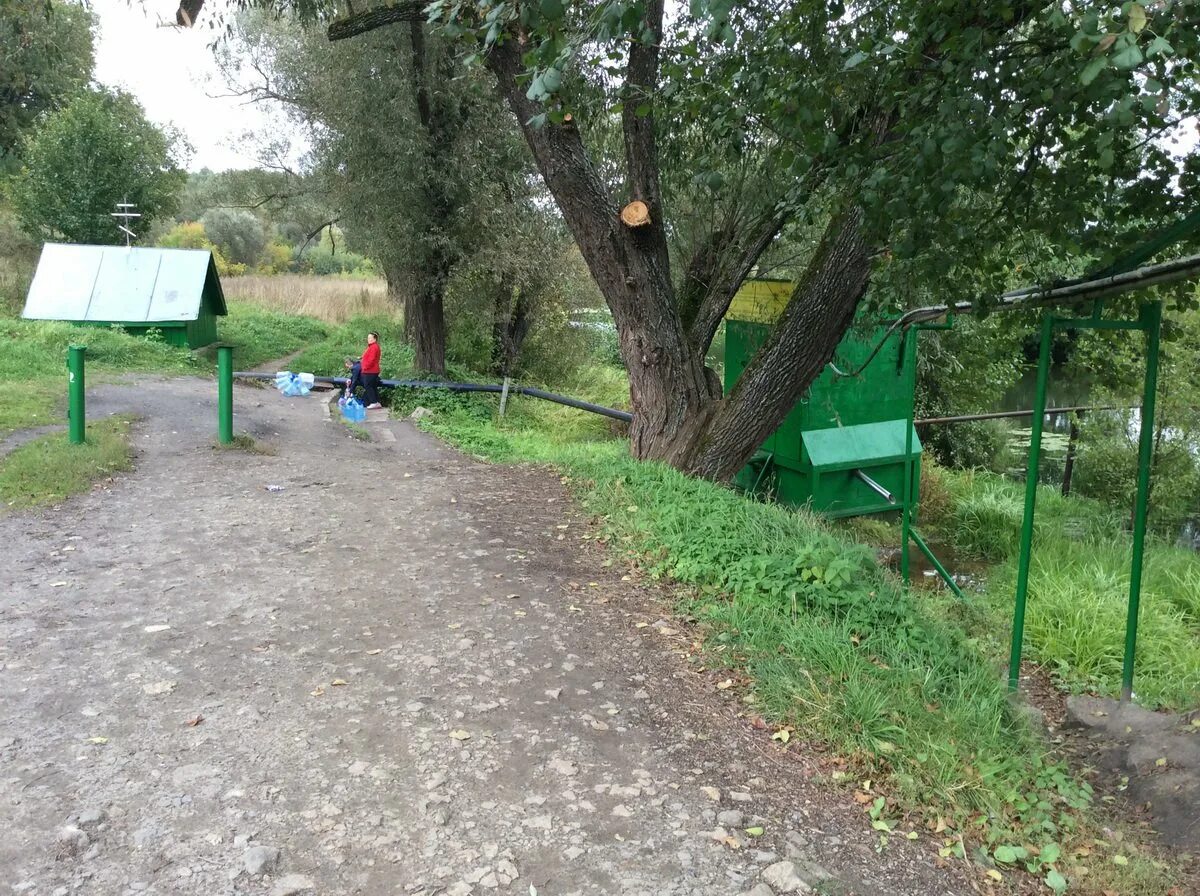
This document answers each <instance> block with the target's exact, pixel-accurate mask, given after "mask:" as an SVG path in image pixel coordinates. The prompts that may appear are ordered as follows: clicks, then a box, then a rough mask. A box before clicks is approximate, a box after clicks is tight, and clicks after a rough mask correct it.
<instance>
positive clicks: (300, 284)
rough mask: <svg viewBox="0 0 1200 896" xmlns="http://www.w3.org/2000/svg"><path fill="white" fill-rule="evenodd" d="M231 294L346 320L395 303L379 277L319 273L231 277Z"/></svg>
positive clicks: (389, 309)
mask: <svg viewBox="0 0 1200 896" xmlns="http://www.w3.org/2000/svg"><path fill="white" fill-rule="evenodd" d="M222 285H223V287H224V290H225V294H226V295H227V296H233V297H235V298H237V299H239V300H241V301H243V302H247V303H251V304H254V305H257V306H259V307H260V308H263V309H266V310H270V311H275V312H278V313H280V314H285V315H296V316H301V317H308V318H314V319H316V320H321V321H325V322H326V323H332V324H344V323H347V322H349V321H350V320H352V319H354V318H356V317H378V316H388V315H391V314H393V313H394V311H395V306H394V305H393V304H392V303H391V302H390V301H389V300H388V296H387V284H386V283H384V281H383V280H381V279H378V278H372V279H357V278H352V277H315V276H310V275H304V274H273V275H271V276H262V275H248V276H244V277H227V278H225V280H224V281H223V284H222Z"/></svg>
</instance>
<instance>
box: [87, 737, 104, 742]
mask: <svg viewBox="0 0 1200 896" xmlns="http://www.w3.org/2000/svg"><path fill="white" fill-rule="evenodd" d="M87 742H88V743H89V744H106V743H108V738H107V737H99V736H97V737H89V738H88V739H87Z"/></svg>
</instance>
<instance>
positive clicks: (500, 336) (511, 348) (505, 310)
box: [492, 277, 533, 376]
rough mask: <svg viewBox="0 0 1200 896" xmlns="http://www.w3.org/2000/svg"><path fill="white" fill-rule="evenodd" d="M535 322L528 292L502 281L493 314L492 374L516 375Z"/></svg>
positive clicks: (497, 288) (509, 282)
mask: <svg viewBox="0 0 1200 896" xmlns="http://www.w3.org/2000/svg"><path fill="white" fill-rule="evenodd" d="M514 292H515V293H516V301H515V302H514V301H513V293H514ZM532 323H533V322H532V321H531V320H530V317H529V306H528V305H527V304H526V302H525V296H524V293H523V292H522V291H521V290H517V289H514V288H513V285H512V280H511V279H510V278H508V277H504V278H502V280H501V281H500V283H499V284H498V285H497V287H496V302H495V306H494V309H493V312H492V373H494V374H495V375H496V376H511V375H512V371H513V369H514V368H515V367H516V364H517V358H518V357H519V356H520V354H521V346H522V344H524V342H525V337H526V336H528V335H529V328H530V326H531V325H532Z"/></svg>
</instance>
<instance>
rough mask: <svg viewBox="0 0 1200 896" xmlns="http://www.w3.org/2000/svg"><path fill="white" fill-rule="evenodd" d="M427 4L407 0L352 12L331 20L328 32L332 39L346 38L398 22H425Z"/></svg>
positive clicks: (417, 0)
mask: <svg viewBox="0 0 1200 896" xmlns="http://www.w3.org/2000/svg"><path fill="white" fill-rule="evenodd" d="M425 5H426V4H425V3H424V2H419V0H407V2H403V3H397V4H395V5H394V6H379V7H376V8H375V9H368V10H367V11H366V12H358V13H351V14H350V15H348V16H346V17H345V18H344V19H337V20H336V21H333V22H330V23H329V29H328V31H327V32H326V33H327V34H328V35H329V39H330V40H331V41H335V40H345V39H346V38H348V37H357V36H358V35H360V34H366V33H367V32H368V31H374V30H375V29H376V28H384V27H386V26H387V25H395V24H396V23H398V22H424V21H425V18H426V17H425Z"/></svg>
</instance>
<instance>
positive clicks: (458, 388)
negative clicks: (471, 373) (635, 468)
mask: <svg viewBox="0 0 1200 896" xmlns="http://www.w3.org/2000/svg"><path fill="white" fill-rule="evenodd" d="M234 376H235V377H238V378H240V379H248V380H273V379H275V374H273V373H251V372H239V373H235V374H234ZM313 381H314V382H317V383H329V384H330V385H334V386H345V385H346V383H347V382H348V380H347V378H346V377H344V376H314V377H313ZM379 382H380V385H383V386H387V387H388V388H391V389H397V388H399V389H446V390H448V391H450V392H491V393H495V394H499V393H501V392H503V391H504V387H503V386H500V385H497V384H495V383H448V382H439V381H437V380H380V381H379ZM508 392H509V394H510V395H513V394H516V395H528V396H529V397H530V398H540V399H542V400H543V401H552V402H554V403H555V404H561V405H566V406H567V407H569V408H578V409H579V410H581V411H588V412H590V413H593V414H599V415H600V416H602V417H610V418H612V419H613V420H620V421H621V422H622V423H630V422H632V420H633V414H631V413H629V411H621V410H618V409H616V408H609V407H605V406H604V405H602V404H592V403H591V402H590V401H581V400H580V399H578V398H571V397H569V396H567V395H559V394H557V393H556V392H547V391H545V390H544V389H535V388H533V387H532V386H509V389H508Z"/></svg>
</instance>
